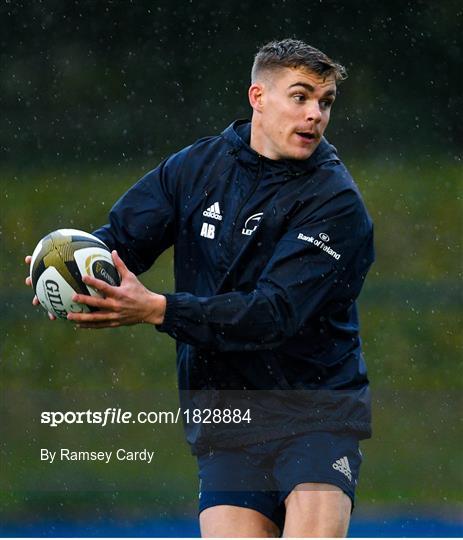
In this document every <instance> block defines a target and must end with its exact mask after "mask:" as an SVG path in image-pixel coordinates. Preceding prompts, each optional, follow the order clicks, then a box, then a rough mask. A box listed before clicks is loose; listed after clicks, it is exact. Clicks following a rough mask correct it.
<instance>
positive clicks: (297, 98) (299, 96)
mask: <svg viewBox="0 0 463 540" xmlns="http://www.w3.org/2000/svg"><path fill="white" fill-rule="evenodd" d="M293 99H294V101H297V102H298V103H302V102H303V101H305V96H304V94H295V95H294V96H293Z"/></svg>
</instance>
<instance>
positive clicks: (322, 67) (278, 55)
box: [251, 39, 347, 83]
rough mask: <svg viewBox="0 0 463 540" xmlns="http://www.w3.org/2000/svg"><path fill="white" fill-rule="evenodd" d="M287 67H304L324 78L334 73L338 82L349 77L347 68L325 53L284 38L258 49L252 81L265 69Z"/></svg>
mask: <svg viewBox="0 0 463 540" xmlns="http://www.w3.org/2000/svg"><path fill="white" fill-rule="evenodd" d="M285 67H288V68H299V67H302V68H305V69H307V70H309V71H313V72H314V73H316V74H317V75H321V76H322V77H324V78H326V77H330V76H331V75H334V78H335V80H336V83H340V82H341V81H343V80H344V79H346V78H347V71H346V68H345V67H344V66H342V65H341V64H338V63H337V62H334V61H333V60H331V58H329V57H328V56H326V54H325V53H323V52H321V51H319V50H318V49H316V48H315V47H312V46H310V45H307V43H304V42H303V41H299V40H297V39H283V40H281V41H271V42H270V43H266V44H265V45H264V46H263V47H261V48H260V49H259V50H258V52H257V54H256V56H255V57H254V64H253V66H252V71H251V81H252V82H255V80H256V79H257V76H258V75H259V74H260V73H261V72H263V71H270V70H275V69H278V68H285Z"/></svg>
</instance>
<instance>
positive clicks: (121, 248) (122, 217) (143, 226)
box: [93, 150, 185, 274]
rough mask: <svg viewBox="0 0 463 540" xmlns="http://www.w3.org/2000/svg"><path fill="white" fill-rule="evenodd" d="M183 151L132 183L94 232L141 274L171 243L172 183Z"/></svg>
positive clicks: (174, 180) (173, 192)
mask: <svg viewBox="0 0 463 540" xmlns="http://www.w3.org/2000/svg"><path fill="white" fill-rule="evenodd" d="M184 152H185V150H183V151H182V152H179V153H178V154H174V155H173V156H171V157H170V158H168V159H166V160H165V161H163V162H162V163H161V164H160V165H159V166H158V167H157V168H156V169H154V170H153V171H151V172H149V173H147V174H146V175H145V176H143V178H141V179H140V180H139V181H138V182H137V183H136V184H134V185H133V186H132V187H131V188H130V189H129V190H128V191H127V192H126V193H125V194H124V195H123V196H122V197H121V198H120V199H119V200H118V201H117V202H116V204H115V205H114V206H113V207H112V209H111V211H110V214H109V223H108V224H107V225H104V226H103V227H101V228H100V229H98V230H96V231H95V232H94V233H93V234H94V235H95V236H97V237H98V238H100V239H101V240H103V242H105V244H106V245H107V246H108V247H109V248H110V249H116V250H117V252H118V253H119V255H120V257H121V258H122V260H123V261H124V262H125V264H126V265H127V266H128V268H129V269H130V270H132V272H134V273H135V274H141V273H142V272H144V271H146V270H147V269H148V268H150V267H151V265H152V264H153V263H154V261H155V260H156V258H157V257H158V256H159V255H160V254H161V253H162V252H163V251H164V250H165V249H167V248H168V247H169V246H171V245H172V244H173V242H174V223H175V204H174V201H175V186H176V183H177V182H178V177H179V175H180V171H181V165H182V162H183V154H184Z"/></svg>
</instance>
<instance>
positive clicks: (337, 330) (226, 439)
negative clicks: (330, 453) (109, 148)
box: [95, 121, 374, 453]
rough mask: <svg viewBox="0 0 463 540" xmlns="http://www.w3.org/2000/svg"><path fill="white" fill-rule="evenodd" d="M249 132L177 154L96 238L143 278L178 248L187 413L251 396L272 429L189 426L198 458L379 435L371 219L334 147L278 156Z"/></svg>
mask: <svg viewBox="0 0 463 540" xmlns="http://www.w3.org/2000/svg"><path fill="white" fill-rule="evenodd" d="M249 138H250V123H249V122H247V121H237V122H235V123H234V124H232V125H231V126H229V127H228V128H227V129H226V130H225V131H224V132H223V133H222V134H221V135H219V136H216V137H208V138H204V139H201V140H199V141H197V142H196V143H195V144H193V145H191V146H189V147H187V148H185V149H183V150H181V151H180V152H178V153H177V154H174V155H172V156H171V157H170V158H168V159H166V160H165V161H164V162H162V163H161V164H160V165H159V166H158V167H157V168H156V169H155V170H153V171H151V172H149V173H148V174H147V175H146V176H144V177H143V178H142V179H141V180H140V181H139V182H138V183H136V184H135V185H134V186H133V187H132V188H131V189H130V190H129V191H128V192H127V193H126V194H125V195H124V196H123V197H122V198H121V199H120V200H119V201H118V202H117V203H116V204H115V206H114V207H113V208H112V210H111V213H110V223H109V224H108V225H105V226H104V227H102V228H101V229H99V230H98V231H96V232H95V234H96V235H97V236H98V237H100V238H101V239H102V240H103V241H104V242H105V243H106V244H107V245H108V246H109V247H110V248H112V249H117V251H118V252H119V254H120V256H121V257H122V259H123V260H124V261H125V262H126V264H127V265H128V267H129V268H130V269H131V270H132V271H133V272H135V273H136V274H140V273H142V272H144V271H146V270H148V269H149V268H150V267H151V265H152V264H153V263H154V261H155V260H156V258H157V257H158V256H159V255H160V254H161V253H162V252H163V251H164V250H165V249H166V248H168V247H170V246H172V245H173V246H174V257H175V283H176V291H177V292H175V293H174V294H166V297H167V308H166V314H165V319H164V322H163V324H162V325H160V326H159V327H158V329H159V330H160V331H162V332H167V333H168V334H170V335H171V336H172V337H174V338H175V339H176V340H177V369H178V384H179V389H180V397H181V403H182V405H183V406H184V407H201V408H209V407H214V406H216V407H220V406H224V405H225V404H226V403H229V401H230V400H229V399H228V397H229V396H228V397H226V398H224V397H223V396H224V395H227V394H226V393H227V392H229V391H232V392H231V394H233V395H235V394H239V395H240V396H242V393H240V392H238V391H241V390H245V391H246V392H247V395H248V397H247V398H243V399H244V402H247V403H249V402H250V401H249V396H252V399H251V402H252V403H253V405H255V406H256V408H257V409H256V410H257V413H256V414H257V416H256V418H260V419H261V421H260V420H256V421H255V422H254V424H253V422H251V423H248V424H246V425H239V426H235V425H210V424H200V425H198V424H196V425H195V424H192V423H190V424H188V425H186V433H187V439H188V441H189V442H190V444H191V445H192V446H193V452H195V453H200V452H202V451H204V450H205V449H206V448H208V447H211V446H234V445H235V446H236V445H239V444H243V443H250V442H257V441H262V440H266V439H273V438H278V437H283V436H287V435H293V434H296V433H302V432H307V431H310V430H319V429H326V430H338V431H339V430H341V431H349V432H353V433H356V434H357V435H358V436H359V437H360V438H362V437H368V436H369V435H370V398H369V390H368V379H367V374H366V368H365V364H364V360H363V357H362V352H361V342H360V338H359V322H358V317H357V309H356V304H355V300H356V298H357V296H358V295H359V293H360V290H361V287H362V284H363V281H364V279H365V276H366V273H367V271H368V269H369V267H370V265H371V264H372V262H373V259H374V250H373V227H372V222H371V219H370V217H369V216H368V213H367V211H366V209H365V206H364V204H363V201H362V199H361V196H360V194H359V191H358V189H357V187H356V185H355V183H354V181H353V180H352V178H351V176H350V174H349V172H348V171H347V169H346V168H345V166H344V165H343V164H342V162H341V161H340V160H339V158H338V156H337V153H336V149H335V148H334V147H333V146H331V145H330V144H329V143H328V142H327V141H326V140H325V139H323V140H322V141H321V143H320V144H319V146H318V148H317V149H316V151H315V152H314V154H313V155H312V156H311V157H310V158H309V159H308V160H305V161H290V160H282V161H273V160H269V159H267V158H265V157H262V156H260V155H258V154H257V153H256V152H254V151H253V150H252V149H251V148H250V146H249ZM221 393H222V394H221ZM296 396H297V397H296ZM240 399H241V398H240ZM246 399H247V401H246ZM259 411H260V413H261V414H260V416H259ZM264 417H265V418H264Z"/></svg>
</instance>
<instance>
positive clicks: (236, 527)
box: [199, 505, 280, 538]
mask: <svg viewBox="0 0 463 540" xmlns="http://www.w3.org/2000/svg"><path fill="white" fill-rule="evenodd" d="M199 524H200V527H201V536H202V537H203V538H217V537H222V538H230V537H235V538H243V537H254V538H275V537H278V536H280V531H279V529H278V527H277V526H276V525H275V523H273V521H271V520H270V519H269V518H268V517H266V516H264V515H263V514H261V513H260V512H257V511H256V510H251V509H250V508H241V507H239V506H229V505H219V506H211V507H210V508H206V509H205V510H203V511H202V512H201V514H200V515H199Z"/></svg>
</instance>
